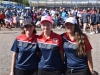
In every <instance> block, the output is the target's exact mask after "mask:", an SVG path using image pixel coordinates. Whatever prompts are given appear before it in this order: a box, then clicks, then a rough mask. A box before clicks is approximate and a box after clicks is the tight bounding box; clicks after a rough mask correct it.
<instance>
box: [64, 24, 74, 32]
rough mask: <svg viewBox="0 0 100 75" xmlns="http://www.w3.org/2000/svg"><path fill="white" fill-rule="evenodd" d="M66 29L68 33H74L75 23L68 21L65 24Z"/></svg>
mask: <svg viewBox="0 0 100 75" xmlns="http://www.w3.org/2000/svg"><path fill="white" fill-rule="evenodd" d="M65 29H66V31H67V32H68V33H74V29H75V25H74V24H72V23H70V22H68V23H66V24H65Z"/></svg>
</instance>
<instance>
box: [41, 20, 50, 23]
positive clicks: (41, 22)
mask: <svg viewBox="0 0 100 75" xmlns="http://www.w3.org/2000/svg"><path fill="white" fill-rule="evenodd" d="M43 22H49V23H52V22H50V21H48V20H43V21H41V22H40V23H43Z"/></svg>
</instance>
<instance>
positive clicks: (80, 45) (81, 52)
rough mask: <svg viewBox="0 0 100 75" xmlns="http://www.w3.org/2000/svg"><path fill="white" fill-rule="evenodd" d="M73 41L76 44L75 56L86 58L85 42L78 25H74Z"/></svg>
mask: <svg viewBox="0 0 100 75" xmlns="http://www.w3.org/2000/svg"><path fill="white" fill-rule="evenodd" d="M74 33H75V40H76V43H77V55H78V56H79V57H80V56H86V45H85V43H86V41H85V36H86V35H85V34H84V33H82V31H81V29H80V27H79V25H78V24H76V25H75V30H74Z"/></svg>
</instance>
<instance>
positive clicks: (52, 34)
mask: <svg viewBox="0 0 100 75" xmlns="http://www.w3.org/2000/svg"><path fill="white" fill-rule="evenodd" d="M53 36H54V32H53V31H51V35H50V38H49V39H47V38H46V37H45V36H44V32H42V37H43V40H44V41H47V40H50V39H52V38H53Z"/></svg>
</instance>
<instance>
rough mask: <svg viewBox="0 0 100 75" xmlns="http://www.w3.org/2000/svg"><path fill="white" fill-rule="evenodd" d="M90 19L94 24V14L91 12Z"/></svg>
mask: <svg viewBox="0 0 100 75" xmlns="http://www.w3.org/2000/svg"><path fill="white" fill-rule="evenodd" d="M90 19H91V23H92V24H95V23H96V14H91V15H90Z"/></svg>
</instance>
